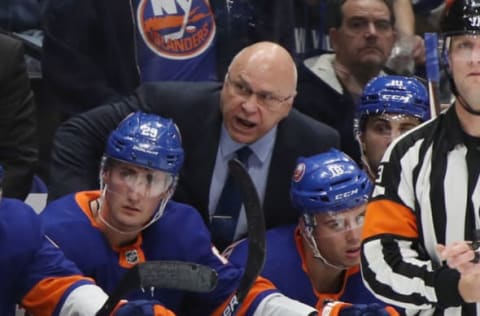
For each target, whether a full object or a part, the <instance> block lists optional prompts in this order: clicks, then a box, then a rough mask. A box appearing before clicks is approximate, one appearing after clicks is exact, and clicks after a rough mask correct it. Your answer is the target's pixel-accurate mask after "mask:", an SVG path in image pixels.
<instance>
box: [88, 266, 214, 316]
mask: <svg viewBox="0 0 480 316" xmlns="http://www.w3.org/2000/svg"><path fill="white" fill-rule="evenodd" d="M216 285H217V273H216V272H215V270H213V269H211V268H209V267H207V266H204V265H200V264H196V263H190V262H182V261H147V262H143V263H139V264H137V265H135V266H134V267H133V268H131V269H130V270H128V271H127V272H126V273H125V275H124V276H123V278H122V279H121V281H120V282H119V284H118V285H117V287H116V288H115V290H114V292H113V293H112V295H110V297H109V298H108V300H107V301H106V302H105V304H104V305H103V306H102V308H101V309H100V310H99V311H98V312H97V316H108V315H110V313H111V312H112V311H113V309H114V308H115V306H116V305H117V304H118V302H119V301H120V300H121V299H123V298H125V296H126V295H127V294H128V293H129V292H130V291H133V290H150V289H151V288H159V289H178V290H184V291H190V292H200V293H203V292H210V291H212V290H213V289H214V288H215V287H216Z"/></svg>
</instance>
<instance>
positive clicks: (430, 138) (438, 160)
mask: <svg viewBox="0 0 480 316" xmlns="http://www.w3.org/2000/svg"><path fill="white" fill-rule="evenodd" d="M476 1H478V3H476ZM452 2H453V3H452ZM446 10H447V11H446V14H445V16H444V17H443V20H442V25H441V27H442V31H443V35H444V39H443V42H444V47H443V54H442V56H444V59H445V63H446V66H447V73H448V76H449V79H450V83H451V88H452V91H453V93H454V94H455V97H456V101H455V102H454V103H453V105H452V106H450V107H449V108H448V109H447V110H446V111H444V112H443V113H441V114H440V115H439V116H438V117H437V118H435V119H433V120H430V121H428V122H426V123H424V124H423V125H420V126H419V127H417V128H415V129H413V130H411V131H410V132H408V133H407V134H405V135H404V136H403V137H401V138H399V139H397V140H396V141H395V142H394V143H393V144H392V145H390V147H389V148H388V149H387V151H386V153H385V155H384V157H383V159H382V162H381V164H380V166H379V173H378V177H377V180H376V187H375V190H374V193H373V196H372V199H371V201H370V203H369V204H368V208H367V214H366V219H365V225H364V231H363V242H362V255H361V267H362V276H363V279H364V283H365V284H366V286H367V287H368V288H369V289H370V290H371V291H372V292H374V294H375V295H376V296H377V297H378V298H380V299H382V300H384V301H385V302H387V303H388V304H392V305H397V306H400V307H402V308H405V309H406V312H407V315H420V314H421V315H480V264H478V263H474V262H472V259H473V258H474V256H475V254H474V251H473V250H472V247H471V245H472V242H471V241H472V240H474V239H475V238H474V237H475V230H477V229H480V213H479V212H480V180H479V173H480V35H478V34H479V32H480V1H479V0H454V1H451V2H450V3H449V5H447V9H446Z"/></svg>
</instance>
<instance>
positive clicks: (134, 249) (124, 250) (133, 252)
mask: <svg viewBox="0 0 480 316" xmlns="http://www.w3.org/2000/svg"><path fill="white" fill-rule="evenodd" d="M99 197H100V191H98V190H96V191H82V192H78V193H77V194H75V201H76V202H77V204H78V206H79V207H80V208H81V210H82V211H83V213H84V214H85V216H87V217H88V219H89V220H90V224H91V225H92V226H93V227H95V228H97V229H98V230H100V231H103V227H102V225H103V224H101V223H98V222H97V220H96V219H95V218H94V217H93V214H92V211H91V210H90V202H91V201H93V200H96V199H97V198H99ZM142 243H143V237H142V233H138V236H137V238H136V240H135V242H134V243H133V244H129V245H128V246H125V247H113V250H114V251H116V252H118V264H119V265H120V266H121V267H122V268H125V269H130V268H132V267H133V266H134V265H136V264H138V263H142V262H145V253H144V252H143V249H142Z"/></svg>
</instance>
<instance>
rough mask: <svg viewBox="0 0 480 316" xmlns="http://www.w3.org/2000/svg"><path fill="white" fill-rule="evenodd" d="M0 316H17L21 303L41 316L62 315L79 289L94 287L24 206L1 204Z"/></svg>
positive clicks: (11, 202)
mask: <svg viewBox="0 0 480 316" xmlns="http://www.w3.org/2000/svg"><path fill="white" fill-rule="evenodd" d="M0 249H1V252H0V315H2V316H10V315H12V316H13V315H15V305H16V304H17V303H20V304H21V305H23V306H24V307H25V308H26V309H27V310H28V311H29V312H30V313H32V314H34V315H39V316H47V315H48V316H51V315H59V312H60V309H61V307H62V305H63V302H64V301H65V299H66V298H67V297H68V295H69V294H70V293H71V292H72V291H73V290H74V289H77V288H78V287H79V286H81V285H84V284H93V282H92V281H91V280H89V279H87V278H84V277H82V276H81V273H80V271H79V270H78V269H77V268H76V267H75V265H74V264H73V263H72V262H70V261H68V260H66V259H65V257H64V255H63V253H62V252H61V251H60V250H59V249H58V248H56V247H54V246H53V245H52V243H51V242H50V241H48V240H47V239H46V238H45V236H44V234H43V230H42V225H41V222H40V218H39V217H38V215H37V214H35V212H34V211H33V209H32V208H31V207H29V206H28V205H26V204H25V203H23V202H21V201H19V200H14V199H8V198H2V199H1V201H0Z"/></svg>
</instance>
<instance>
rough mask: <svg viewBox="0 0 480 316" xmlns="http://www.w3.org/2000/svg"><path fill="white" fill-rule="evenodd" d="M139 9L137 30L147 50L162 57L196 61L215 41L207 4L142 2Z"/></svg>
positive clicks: (165, 0) (200, 1)
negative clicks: (193, 59) (195, 58)
mask: <svg viewBox="0 0 480 316" xmlns="http://www.w3.org/2000/svg"><path fill="white" fill-rule="evenodd" d="M137 8H138V9H137V23H138V30H139V32H140V34H141V36H142V37H143V40H144V41H145V43H146V44H147V46H148V47H149V48H150V49H151V50H152V51H153V52H154V53H155V54H157V55H159V56H161V57H164V58H170V59H177V60H182V59H190V58H193V57H196V56H198V55H200V54H201V53H203V52H204V51H205V50H206V49H207V48H208V47H209V46H210V44H211V43H212V41H213V39H214V37H215V19H214V16H213V13H212V10H211V8H210V5H209V3H208V0H140V3H139V5H138V7H137Z"/></svg>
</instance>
